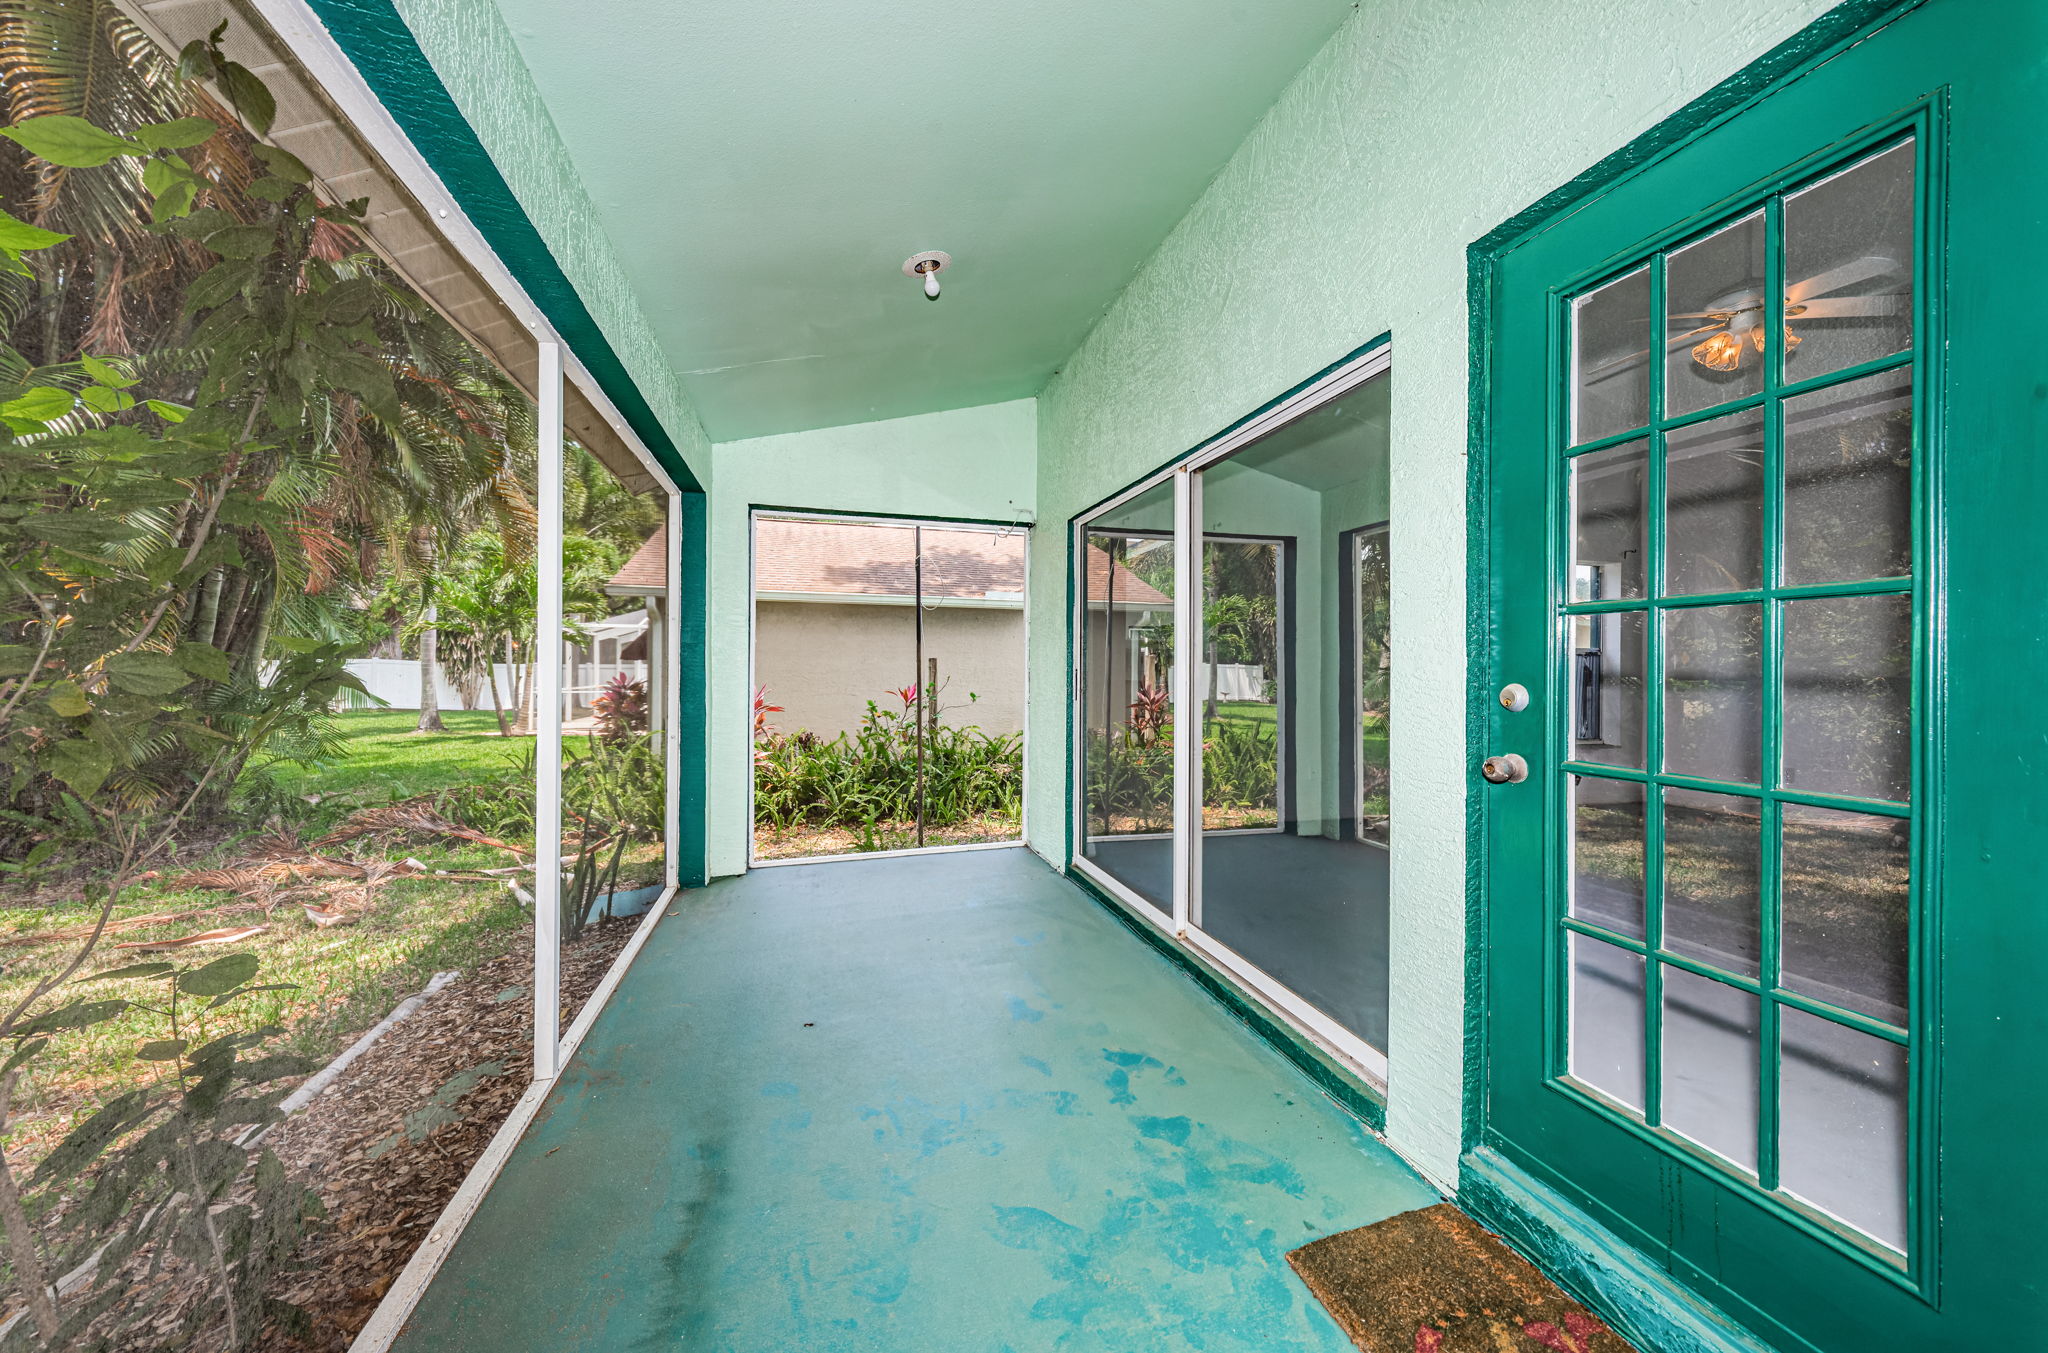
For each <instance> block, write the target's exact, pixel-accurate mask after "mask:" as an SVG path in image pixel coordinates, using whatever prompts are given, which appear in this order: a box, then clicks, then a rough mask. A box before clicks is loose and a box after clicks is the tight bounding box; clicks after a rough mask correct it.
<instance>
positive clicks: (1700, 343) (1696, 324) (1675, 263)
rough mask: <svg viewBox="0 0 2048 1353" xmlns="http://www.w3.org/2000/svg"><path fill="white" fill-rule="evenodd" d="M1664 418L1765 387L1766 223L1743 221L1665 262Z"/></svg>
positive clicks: (1750, 218) (1758, 217) (1754, 217)
mask: <svg viewBox="0 0 2048 1353" xmlns="http://www.w3.org/2000/svg"><path fill="white" fill-rule="evenodd" d="M1664 298H1665V310H1666V316H1667V317H1666V320H1665V350H1666V356H1665V359H1664V415H1665V417H1667V418H1670V417H1676V416H1678V415H1680V414H1687V413H1694V412H1697V411H1698V410H1700V409H1706V408H1711V407H1713V406H1714V405H1716V404H1724V403H1726V402H1727V401H1729V400H1731V399H1740V398H1742V397H1743V396H1745V395H1753V394H1755V393H1757V392H1758V391H1759V390H1761V389H1763V388H1764V360H1763V359H1764V347H1765V329H1766V326H1765V323H1764V217H1763V213H1762V212H1757V213H1755V214H1754V215H1751V216H1747V217H1745V218H1743V219H1742V220H1740V221H1737V222H1736V223H1735V224H1734V225H1731V226H1729V227H1727V228H1726V229H1724V230H1720V231H1716V232H1715V233H1714V234H1712V235H1709V236H1707V238H1705V239H1703V240H1701V241H1699V242H1698V243H1697V244H1691V245H1687V246H1686V247H1685V248H1683V249H1680V250H1678V251H1677V252H1676V253H1674V254H1672V255H1671V256H1670V259H1669V260H1668V261H1667V262H1666V264H1665V274H1664Z"/></svg>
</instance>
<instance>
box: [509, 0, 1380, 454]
mask: <svg viewBox="0 0 2048 1353" xmlns="http://www.w3.org/2000/svg"><path fill="white" fill-rule="evenodd" d="M497 3H498V4H499V6H500V8H501V9H502V11H503V12H504V14H505V17H506V20H507V23H508V24H509V26H510V27H511V29H512V32H513V34H514V36H515V37H516V39H517V40H518V43H519V46H520V50H521V52H522V53H523V55H524V56H525V59H526V62H527V64H528V66H529V67H530V68H531V69H532V71H533V75H534V79H535V81H536V82H537V83H538V85H539V87H540V90H541V93H542V95H543V96H544V97H545V99H546V100H547V102H548V105H549V109H550V111H551V113H552V114H553V116H554V119H555V123H556V125H557V127H558V128H559V129H560V132H561V135H562V137H563V140H564V141H565V142H566V143H567V145H568V148H569V151H570V154H571V156H572V157H573V158H574V160H575V162H576V165H577V168H578V170H579V171H580V173H581V174H582V177H583V180H584V183H585V185H586V187H587V188H588V190H589V192H590V195H591V198H592V200H593V201H594V202H595V203H596V204H597V208H598V211H599V215H600V218H601V220H602V221H603V223H604V226H605V228H606V230H607V231H608V232H609V234H610V236H611V238H612V241H613V243H614V245H615V247H616V249H617V251H618V253H619V256H620V258H621V260H622V261H623V263H624V265H625V267H626V270H627V273H628V275H629V276H630V278H631V279H632V281H633V283H634V285H635V286H636V288H637V289H638V292H639V296H640V301H641V304H642V305H643V306H644V307H645V309H646V311H647V313H648V315H649V317H650V318H651V319H652V321H653V323H654V325H655V327H656V329H657V331H658V332H659V333H660V335H661V338H662V341H663V343H664V344H665V345H666V348H667V351H668V354H669V356H670V359H671V360H672V361H673V362H674V363H675V365H676V368H677V369H678V370H679V371H681V372H682V373H683V378H684V381H685V382H686V384H687V385H688V387H689V391H690V394H691V396H692V398H693V400H694V401H695V403H696V405H697V409H698V412H699V414H700V415H701V416H702V418H703V420H704V424H705V428H706V430H707V431H708V432H709V433H710V434H711V436H712V437H713V439H714V440H718V441H727V440H731V439H735V438H740V437H753V436H760V435H763V434H767V433H774V432H789V431H797V430H801V429H806V428H814V427H829V426H834V425H837V424H841V423H857V422H867V421H870V420H874V419H879V418H893V417H899V416H902V415H906V414H915V413H926V412H930V411H933V410H937V409H946V408H959V407H965V406H968V405H974V404H984V403H989V402H993V401H997V400H1006V399H1015V398H1019V397H1022V396H1027V395H1032V394H1035V393H1037V391H1038V389H1039V388H1040V386H1042V385H1043V384H1044V382H1045V380H1046V378H1047V377H1048V376H1049V375H1050V374H1051V373H1052V371H1053V369H1054V368H1055V367H1056V366H1057V365H1058V363H1059V362H1060V361H1061V359H1063V358H1064V357H1066V355H1067V354H1068V353H1070V352H1071V351H1072V350H1073V349H1074V347H1075V345H1076V344H1077V343H1078V342H1079V341H1080V340H1081V338H1082V337H1083V336H1084V335H1085V334H1086V333H1087V331H1088V328H1089V326H1090V325H1091V324H1092V323H1093V322H1094V320H1095V319H1096V317H1097V316H1098V315H1100V314H1101V313H1102V311H1103V309H1104V308H1105V307H1106V306H1107V305H1108V304H1109V302H1110V301H1111V300H1112V299H1113V298H1114V297H1115V296H1116V294H1117V292H1118V291H1119V290H1120V289H1121V288H1122V287H1123V286H1124V284H1125V283H1126V282H1128V281H1129V280H1130V278H1131V276H1132V274H1133V273H1134V272H1135V271H1136V269H1137V267H1138V265H1139V264H1140V263H1142V262H1143V261H1144V259H1145V258H1146V256H1147V255H1148V254H1150V252H1151V251H1152V249H1153V248H1154V246H1156V245H1157V244H1158V243H1159V241H1160V240H1161V239H1162V238H1164V236H1165V235H1166V233H1167V231H1168V230H1170V229H1171V228H1172V226H1173V225H1174V223H1175V222H1176V221H1178V220H1179V219H1180V217H1181V216H1182V215H1183V214H1184V213H1185V212H1186V211H1187V209H1188V207H1189V206H1190V205H1191V204H1192V203H1193V202H1194V200H1195V198H1196V197H1197V196H1198V195H1199V194H1200V192H1201V190H1202V188H1203V186H1204V185H1205V184H1207V182H1208V181H1209V179H1210V177H1211V176H1212V175H1213V174H1214V173H1215V172H1216V170H1217V169H1219V168H1220V167H1221V166H1222V164H1223V162H1224V161H1225V160H1226V159H1228V158H1229V156H1230V153H1231V152H1232V151H1233V150H1234V149H1235V148H1236V147H1237V145H1238V143H1239V142H1240V141H1241V140H1242V139H1243V138H1244V136H1245V134H1246V133H1247V132H1248V131H1250V130H1251V128H1252V126H1253V124H1254V123H1255V122H1257V120H1258V118H1259V116H1260V115H1261V114H1262V113H1264V112H1265V110H1266V109H1267V108H1268V107H1269V106H1270V105H1271V104H1272V102H1273V100H1274V98H1275V97H1276V96H1277V95H1278V93H1279V92H1280V90H1281V89H1282V88H1283V87H1284V86H1285V85H1286V83H1287V82H1288V80H1289V79H1290V78H1292V76H1293V75H1294V73H1295V72H1296V71H1297V70H1299V69H1300V67H1301V66H1302V64H1303V63H1304V62H1306V61H1307V60H1308V58H1309V56H1310V55H1312V54H1313V53H1314V52H1315V50H1316V48H1317V47H1319V46H1320V45H1321V44H1322V42H1323V41H1324V40H1325V39H1326V38H1327V37H1328V36H1329V35H1330V33H1331V32H1333V31H1334V30H1335V28H1336V26H1337V25H1338V23H1339V22H1340V21H1341V20H1342V19H1343V18H1344V16H1346V15H1347V14H1349V13H1350V12H1351V9H1352V3H1351V0H1115V2H1114V3H1103V0H1023V2H1022V3H1011V4H1002V3H983V4H945V5H939V4H932V5H927V6H924V7H916V6H912V5H907V4H900V3H897V4H890V3H883V2H882V0H749V3H746V4H738V5H733V4H725V5H716V4H693V3H671V4H656V5H639V6H623V5H619V6H591V5H587V4H586V5H573V4H571V5H565V4H561V3H560V2H559V0H497ZM922 249H944V250H946V251H948V252H950V253H951V254H952V255H953V257H954V260H955V262H954V265H953V266H952V267H951V268H950V269H948V270H947V271H946V273H945V274H944V277H943V281H944V295H943V296H942V297H941V299H939V300H938V301H936V302H928V301H926V300H925V298H924V296H923V295H922V293H921V292H920V291H919V289H918V285H917V283H916V282H914V281H912V280H911V279H909V278H907V277H905V276H904V275H903V274H902V272H901V271H900V268H901V265H902V263H903V260H904V259H905V258H907V257H908V256H909V255H911V254H912V253H914V252H917V251H918V250H922ZM1276 266H1280V265H1279V264H1276Z"/></svg>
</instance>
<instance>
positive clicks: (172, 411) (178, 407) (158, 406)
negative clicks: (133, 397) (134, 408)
mask: <svg viewBox="0 0 2048 1353" xmlns="http://www.w3.org/2000/svg"><path fill="white" fill-rule="evenodd" d="M142 407H143V408H145V409H148V410H149V411H150V412H151V413H153V414H155V415H156V416H157V417H159V418H161V419H163V420H164V421H165V422H166V423H182V422H184V421H185V416H186V415H187V414H189V413H191V412H192V410H191V409H190V408H189V407H187V406H186V405H183V404H173V403H171V402H170V401H169V400H167V399H145V400H143V401H142Z"/></svg>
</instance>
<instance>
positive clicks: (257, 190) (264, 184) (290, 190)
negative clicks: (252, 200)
mask: <svg viewBox="0 0 2048 1353" xmlns="http://www.w3.org/2000/svg"><path fill="white" fill-rule="evenodd" d="M298 191H299V185H298V184H296V183H293V182H292V181H290V180H289V179H281V178H278V177H276V176H275V175H271V174H266V175H264V176H263V177H262V178H260V179H257V180H256V181H255V182H254V183H252V184H250V185H249V196H251V197H260V198H262V199H263V200H264V201H265V202H288V201H290V200H291V197H292V195H293V194H294V193H296V192H298Z"/></svg>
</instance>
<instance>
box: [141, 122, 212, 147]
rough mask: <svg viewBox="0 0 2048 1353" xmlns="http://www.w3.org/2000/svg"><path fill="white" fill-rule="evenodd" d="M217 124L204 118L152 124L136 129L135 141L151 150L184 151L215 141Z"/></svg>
mask: <svg viewBox="0 0 2048 1353" xmlns="http://www.w3.org/2000/svg"><path fill="white" fill-rule="evenodd" d="M219 130H220V127H219V125H218V124H217V123H214V122H212V121H210V120H208V119H206V118H203V117H181V118H179V119H177V120H176V121H175V122H152V123H151V124H149V125H148V126H147V127H137V128H136V129H135V139H136V140H138V141H140V142H142V144H143V145H145V146H148V147H149V148H150V149H151V150H184V149H186V148H188V147H190V146H197V145H202V144H204V143H205V142H207V141H210V140H212V139H213V136H214V134H215V133H216V132H218V131H219Z"/></svg>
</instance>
